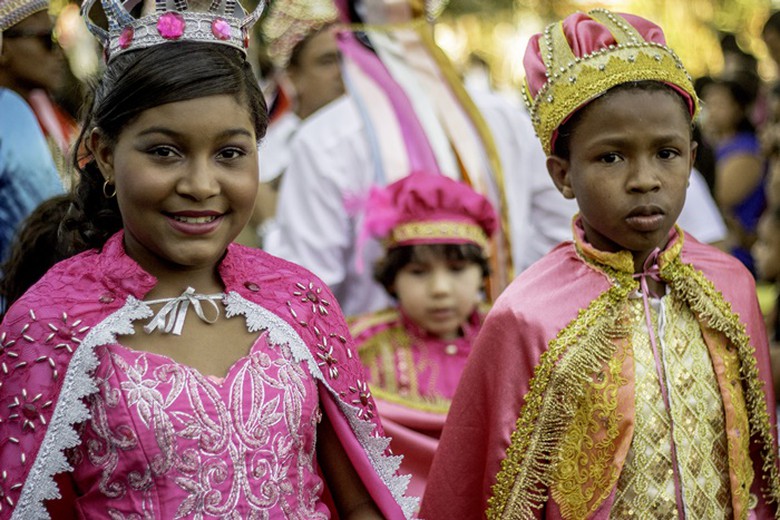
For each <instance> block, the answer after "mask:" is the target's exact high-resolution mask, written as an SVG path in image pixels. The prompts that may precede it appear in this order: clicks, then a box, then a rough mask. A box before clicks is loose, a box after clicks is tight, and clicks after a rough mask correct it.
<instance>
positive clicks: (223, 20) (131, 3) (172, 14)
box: [81, 0, 266, 61]
mask: <svg viewBox="0 0 780 520" xmlns="http://www.w3.org/2000/svg"><path fill="white" fill-rule="evenodd" d="M96 1H97V0H84V2H83V3H82V6H81V14H82V16H83V17H84V20H85V22H86V23H87V27H88V28H89V30H90V31H91V32H92V34H94V35H95V36H96V37H97V38H98V39H99V40H100V41H101V43H102V44H103V47H104V50H105V53H106V56H107V61H111V60H113V59H114V58H116V57H117V56H118V55H120V54H122V53H124V52H126V51H131V50H136V49H144V48H147V47H152V46H155V45H160V44H163V43H169V42H173V41H195V42H202V43H218V44H221V45H229V46H231V47H234V48H236V49H238V50H239V51H241V52H243V53H244V54H246V48H247V47H248V41H247V40H248V34H249V29H251V27H252V26H253V25H254V24H255V22H257V20H258V19H259V18H260V16H261V15H262V13H263V10H264V9H265V3H266V0H260V1H259V2H258V4H257V7H256V8H255V10H254V11H252V12H251V13H247V12H246V11H244V8H243V7H242V6H241V4H240V3H239V2H238V0H212V1H211V6H210V7H209V9H208V11H192V10H190V9H189V4H188V2H187V0H155V3H156V9H155V11H154V12H153V13H151V14H148V15H146V16H142V17H141V18H136V17H135V16H133V15H131V14H130V13H131V12H132V11H133V8H135V7H136V6H137V5H138V4H139V3H140V2H141V1H142V0H100V1H101V4H102V6H103V11H104V12H105V14H106V18H107V19H108V30H106V29H104V28H102V27H98V26H97V25H95V24H94V23H93V22H92V20H91V19H90V17H89V13H90V10H91V9H92V7H93V6H94V4H95V2H96Z"/></svg>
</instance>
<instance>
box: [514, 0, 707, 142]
mask: <svg viewBox="0 0 780 520" xmlns="http://www.w3.org/2000/svg"><path fill="white" fill-rule="evenodd" d="M588 15H589V16H591V17H592V18H593V19H594V20H597V21H599V22H601V23H602V24H604V25H605V26H607V27H608V28H609V29H610V32H611V33H612V35H613V36H614V37H615V40H616V41H617V42H618V44H617V45H610V46H609V47H608V48H604V49H600V50H598V51H595V52H593V53H592V54H587V55H585V56H582V57H576V56H575V55H574V53H573V52H572V50H571V47H570V46H569V42H568V41H567V39H566V35H565V34H564V32H563V26H562V22H558V23H556V24H551V25H548V26H547V27H546V28H545V30H544V33H543V35H542V38H541V40H540V52H541V54H542V59H543V60H544V64H545V68H546V70H547V82H546V83H545V84H544V85H542V87H541V88H540V89H539V92H537V93H536V96H535V97H534V96H532V95H531V92H530V89H529V87H528V83H527V81H526V82H525V85H524V88H523V89H522V91H523V98H524V100H525V103H526V105H527V106H528V109H529V111H530V114H531V121H532V123H533V126H534V130H536V135H537V136H538V137H539V140H540V141H541V142H542V147H543V148H544V152H545V153H546V154H547V155H550V154H551V153H552V137H553V134H554V132H555V131H556V130H557V129H558V127H559V126H560V125H561V124H563V122H564V121H565V120H566V119H567V118H568V117H569V116H570V115H571V114H572V113H574V112H575V111H576V110H577V109H579V108H580V107H581V106H582V105H584V104H586V103H587V102H589V101H591V100H593V99H594V98H596V97H598V96H599V95H601V94H603V93H604V92H606V91H607V90H609V89H610V88H612V87H615V86H617V85H620V84H622V83H628V82H631V81H644V80H653V81H661V82H664V83H668V84H670V85H674V86H675V87H677V88H679V89H681V90H683V91H685V92H687V93H688V94H689V95H690V96H691V99H693V100H694V103H695V104H696V107H694V115H695V111H696V110H698V98H697V96H696V91H695V90H694V88H693V82H692V80H691V77H690V75H689V74H688V72H687V71H686V70H685V67H684V66H683V64H682V61H680V58H679V57H677V55H676V54H675V53H674V51H673V50H671V49H670V48H668V47H666V46H664V45H661V44H659V43H654V42H648V41H645V40H644V39H643V38H642V36H641V35H640V34H639V32H637V30H636V29H634V28H633V27H632V26H631V24H629V23H628V22H626V21H625V19H623V18H622V17H621V16H618V15H616V14H614V13H611V12H609V11H606V10H604V9H594V10H592V11H589V12H588Z"/></svg>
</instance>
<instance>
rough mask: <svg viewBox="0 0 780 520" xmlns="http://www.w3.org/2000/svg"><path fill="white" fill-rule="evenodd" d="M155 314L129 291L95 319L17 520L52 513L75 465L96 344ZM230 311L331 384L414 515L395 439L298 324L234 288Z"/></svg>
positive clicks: (375, 464)
mask: <svg viewBox="0 0 780 520" xmlns="http://www.w3.org/2000/svg"><path fill="white" fill-rule="evenodd" d="M153 314H154V312H153V311H152V309H151V308H150V307H149V306H148V305H146V304H145V303H144V302H143V301H140V300H138V299H136V298H134V297H132V296H128V298H127V301H126V302H125V305H124V306H122V308H121V309H119V310H118V311H116V312H114V313H113V314H110V315H109V316H107V317H106V318H105V319H104V320H103V321H101V322H100V323H98V324H97V325H95V326H94V327H93V328H92V329H91V330H90V331H89V333H88V334H87V335H86V336H85V337H84V340H83V341H82V342H81V345H80V346H79V347H78V348H77V349H76V350H75V351H74V353H73V357H72V358H71V361H70V364H69V365H68V369H67V371H66V373H65V376H64V380H63V384H62V389H61V391H60V396H59V399H58V402H57V405H56V407H55V410H54V414H53V415H52V418H51V421H50V423H49V427H48V429H47V431H46V435H45V436H44V439H43V442H42V444H41V448H40V450H39V452H38V456H37V457H36V458H35V461H34V462H33V465H32V468H31V469H30V472H29V474H28V477H27V479H26V481H25V483H24V487H23V488H22V493H21V496H20V498H19V502H18V503H17V506H16V508H15V510H14V514H13V516H12V517H11V518H12V519H13V520H16V519H19V520H30V519H49V518H50V516H49V513H48V511H46V508H45V506H44V505H43V503H44V501H45V500H52V499H56V498H60V494H59V490H58V488H57V484H56V482H55V481H54V476H55V475H57V474H58V473H62V472H65V471H72V470H73V468H72V467H71V466H70V464H68V462H67V460H66V458H65V450H67V449H69V448H73V447H75V446H77V445H78V444H79V442H80V439H79V437H78V433H77V432H76V425H78V424H80V423H82V422H84V421H87V420H88V419H89V418H90V414H89V410H88V409H87V407H86V406H85V405H84V403H83V401H82V399H83V398H84V397H87V396H89V395H91V394H93V393H95V392H96V391H97V386H96V385H95V382H94V380H93V379H92V373H93V372H94V370H95V369H96V368H97V365H98V359H97V356H96V355H95V348H96V347H98V346H101V345H110V344H112V343H116V342H117V336H119V335H127V334H134V333H135V329H134V327H133V322H134V321H137V320H142V319H146V318H149V317H151V316H152V315H153ZM225 314H226V316H227V317H232V316H236V315H238V314H242V315H243V316H244V317H245V318H246V323H247V328H248V329H249V331H250V332H259V331H261V330H267V331H268V341H269V342H270V343H273V344H276V345H281V344H287V345H289V346H290V350H291V351H292V354H293V356H294V358H295V359H296V361H298V362H301V361H305V362H306V364H307V365H308V367H309V371H310V372H311V374H312V376H314V378H315V379H317V380H319V381H320V382H321V383H322V384H323V385H325V388H327V389H328V391H329V392H330V393H331V394H332V395H333V396H334V397H335V399H336V402H337V403H338V405H339V407H340V408H341V410H342V412H343V413H344V415H345V417H346V418H347V420H348V421H349V423H350V426H351V427H352V429H353V431H354V432H355V436H356V438H357V439H358V442H360V444H361V446H362V447H363V449H364V450H365V452H366V454H367V455H368V458H369V460H370V461H371V464H372V466H373V467H374V469H376V470H377V473H378V474H379V476H380V478H381V479H382V482H384V484H385V486H387V488H388V489H389V490H390V492H391V494H392V495H393V498H394V499H395V500H396V502H397V503H398V505H399V506H400V507H401V509H402V510H403V512H404V516H406V517H407V518H412V517H413V515H414V513H415V512H416V511H417V507H418V502H419V499H418V498H417V497H407V496H404V492H405V491H406V488H407V486H408V485H409V480H410V479H411V475H399V474H397V471H398V468H399V467H400V466H401V460H402V459H403V456H402V455H389V456H388V455H385V450H386V449H387V447H388V445H389V444H390V439H389V438H387V437H378V436H375V435H374V429H375V425H374V424H373V423H371V422H368V421H364V420H361V419H360V418H358V416H357V413H358V411H359V409H358V408H357V407H355V406H352V405H349V404H347V403H345V402H344V401H343V400H342V399H340V398H339V396H338V394H337V392H336V391H335V390H333V388H331V386H330V385H329V384H328V381H327V380H326V379H325V376H324V374H323V373H322V371H321V370H320V367H319V366H318V365H317V361H316V360H315V359H314V356H312V354H311V351H310V350H309V349H308V347H307V346H306V343H305V342H304V341H303V339H302V338H301V337H300V335H298V333H297V332H296V331H295V329H294V328H293V327H292V326H290V324H289V323H287V322H286V321H285V320H283V319H282V318H280V317H279V316H277V315H276V314H274V313H272V312H271V311H269V310H267V309H265V308H263V307H261V306H260V305H257V304H255V303H252V302H250V301H248V300H246V299H244V298H242V297H241V296H240V295H239V294H238V293H235V292H230V293H228V295H227V298H226V311H225Z"/></svg>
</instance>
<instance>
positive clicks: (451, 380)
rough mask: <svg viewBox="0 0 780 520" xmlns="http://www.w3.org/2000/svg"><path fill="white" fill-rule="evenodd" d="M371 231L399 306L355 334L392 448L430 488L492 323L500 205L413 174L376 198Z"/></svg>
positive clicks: (358, 325) (383, 278)
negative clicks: (464, 381) (485, 328)
mask: <svg viewBox="0 0 780 520" xmlns="http://www.w3.org/2000/svg"><path fill="white" fill-rule="evenodd" d="M367 208H368V209H367V211H366V220H365V229H366V232H367V233H369V234H371V235H372V236H373V237H374V238H378V239H381V240H382V241H383V244H384V246H385V254H384V256H383V257H382V258H381V259H380V260H379V261H378V262H377V263H376V266H375V269H374V278H375V279H376V280H377V281H378V282H379V283H381V284H382V285H383V286H384V287H385V289H386V290H387V291H388V293H389V294H390V295H391V296H392V297H393V298H395V299H396V300H397V302H398V304H397V306H395V307H391V308H389V309H385V310H382V311H377V312H372V313H368V314H364V315H362V316H358V317H355V318H353V319H352V320H351V321H350V331H351V333H352V335H353V336H354V338H355V343H356V344H357V346H358V353H359V354H360V359H361V361H363V364H364V365H365V367H366V369H367V380H368V383H369V384H370V385H371V390H372V393H373V395H374V398H375V399H376V405H377V412H378V413H379V416H380V418H381V419H382V424H383V426H384V428H385V431H386V432H387V434H388V435H389V436H390V437H391V438H392V441H391V442H390V448H391V449H392V450H393V452H394V453H396V454H399V455H403V456H404V459H403V462H402V463H401V471H402V472H403V473H408V474H411V475H412V480H411V483H410V487H409V493H410V494H412V495H415V496H421V495H422V492H423V491H424V490H425V479H426V477H427V475H428V470H429V469H430V466H431V462H432V460H433V454H434V452H435V451H436V446H437V445H438V442H439V436H440V434H441V430H442V428H443V426H444V420H445V419H446V417H447V410H448V409H449V405H450V400H451V399H452V396H453V395H454V394H455V388H456V387H457V384H458V381H459V380H460V375H461V373H462V372H463V367H464V366H465V365H466V360H467V359H468V356H469V353H470V352H471V346H472V344H473V342H474V340H475V338H476V336H477V333H478V332H479V328H480V327H481V325H482V321H483V319H484V317H485V310H486V307H485V306H484V305H483V306H480V302H482V301H483V287H484V283H485V281H486V279H487V276H488V273H489V266H488V259H487V250H488V240H489V238H490V236H491V235H492V234H493V232H494V231H495V230H496V228H497V227H498V218H497V216H496V212H495V210H494V209H493V207H492V206H491V205H490V203H489V202H488V200H487V199H486V198H485V197H483V196H482V195H480V194H478V193H476V192H475V191H474V190H472V189H471V188H470V187H469V186H467V185H466V184H463V183H461V182H458V181H455V180H453V179H450V178H448V177H445V176H444V175H437V174H426V173H413V174H411V175H409V176H407V177H404V178H403V179H401V180H399V181H396V182H394V183H392V184H390V185H388V186H387V187H384V188H374V190H372V192H371V196H370V197H369V201H368V205H367Z"/></svg>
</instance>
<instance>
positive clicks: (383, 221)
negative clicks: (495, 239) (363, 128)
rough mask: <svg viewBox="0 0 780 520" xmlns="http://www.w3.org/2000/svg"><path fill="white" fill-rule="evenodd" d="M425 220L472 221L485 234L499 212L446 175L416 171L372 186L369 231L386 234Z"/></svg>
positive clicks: (367, 220)
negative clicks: (394, 180)
mask: <svg viewBox="0 0 780 520" xmlns="http://www.w3.org/2000/svg"><path fill="white" fill-rule="evenodd" d="M426 222H429V223H435V222H452V223H461V224H470V225H473V226H477V227H479V228H480V229H481V230H482V231H483V232H484V234H485V236H486V237H490V236H491V235H492V234H493V233H494V232H495V231H496V229H497V228H498V218H497V217H496V212H495V210H494V209H493V206H491V205H490V202H488V200H487V199H486V198H485V197H483V196H482V195H480V194H479V193H477V192H475V191H474V190H472V189H471V188H470V187H469V186H467V185H466V184H464V183H462V182H458V181H455V180H453V179H450V178H449V177H445V176H444V175H438V174H428V173H421V172H417V173H412V174H410V175H408V176H406V177H404V178H403V179H401V180H399V181H396V182H394V183H392V184H390V185H388V186H386V187H384V188H377V187H374V188H372V190H371V193H370V195H369V199H368V204H367V206H366V215H365V221H364V229H365V231H366V232H367V233H368V234H369V235H371V236H373V237H375V238H385V237H387V236H388V235H389V234H390V232H391V231H392V230H393V229H394V228H396V227H397V226H401V225H404V224H409V223H426ZM468 242H472V240H470V239H469V238H468V237H464V236H461V237H457V236H449V237H441V236H438V237H437V236H432V237H429V238H427V239H426V238H417V239H414V240H410V241H409V242H407V244H410V243H415V244H422V243H456V244H457V243H468ZM395 245H404V243H396V244H395Z"/></svg>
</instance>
